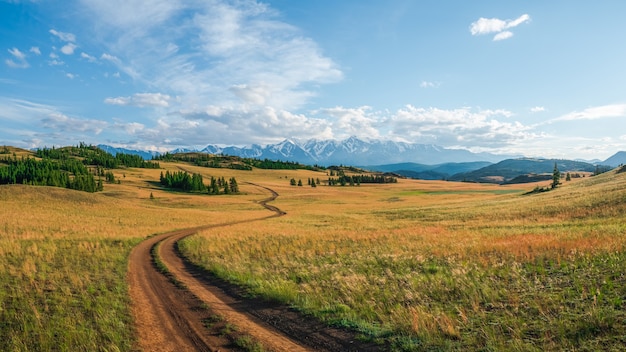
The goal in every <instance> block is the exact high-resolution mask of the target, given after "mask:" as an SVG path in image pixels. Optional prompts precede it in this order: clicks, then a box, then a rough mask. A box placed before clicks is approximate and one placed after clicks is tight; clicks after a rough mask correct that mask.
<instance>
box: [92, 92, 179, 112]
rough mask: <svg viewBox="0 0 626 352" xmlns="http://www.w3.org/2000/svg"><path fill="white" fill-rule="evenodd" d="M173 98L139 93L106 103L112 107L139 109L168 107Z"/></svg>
mask: <svg viewBox="0 0 626 352" xmlns="http://www.w3.org/2000/svg"><path fill="white" fill-rule="evenodd" d="M170 100H172V98H171V97H170V96H169V95H166V94H161V93H137V94H135V95H133V96H130V97H117V98H106V99H105V100H104V102H105V103H106V104H110V105H122V106H138V107H163V108H165V107H168V106H169V102H170Z"/></svg>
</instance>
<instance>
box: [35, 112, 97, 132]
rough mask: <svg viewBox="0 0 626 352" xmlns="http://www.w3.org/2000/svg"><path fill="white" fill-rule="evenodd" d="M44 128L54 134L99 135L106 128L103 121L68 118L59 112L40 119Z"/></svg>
mask: <svg viewBox="0 0 626 352" xmlns="http://www.w3.org/2000/svg"><path fill="white" fill-rule="evenodd" d="M41 122H42V125H43V127H45V128H48V129H52V130H54V131H55V132H88V133H93V134H96V135H98V134H100V133H102V131H103V130H104V129H105V128H106V127H107V126H108V124H107V123H106V122H105V121H100V120H91V119H82V118H76V117H69V116H67V115H65V114H63V113H60V112H57V111H55V112H51V113H49V114H48V116H47V117H44V118H42V119H41Z"/></svg>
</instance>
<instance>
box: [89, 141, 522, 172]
mask: <svg viewBox="0 0 626 352" xmlns="http://www.w3.org/2000/svg"><path fill="white" fill-rule="evenodd" d="M100 147H106V148H107V149H106V150H107V151H112V150H114V149H115V148H113V147H108V146H100ZM191 151H199V152H203V153H210V154H225V155H234V156H240V157H244V158H256V159H270V160H283V161H295V162H299V163H302V164H307V165H315V164H317V165H322V166H329V165H355V166H359V165H360V166H363V165H382V164H395V163H403V162H412V163H420V164H426V165H435V164H443V163H450V162H472V161H489V162H494V163H495V162H498V161H501V160H504V159H507V158H510V157H511V156H505V155H495V154H489V153H480V154H477V153H472V152H470V151H467V150H463V149H447V148H443V147H440V146H436V145H433V144H416V143H405V142H393V141H382V140H362V139H359V138H357V137H350V138H348V139H345V140H342V141H337V140H317V139H310V140H298V139H285V140H284V141H282V142H280V143H277V144H268V145H265V146H262V145H258V144H253V145H251V146H246V147H237V146H228V147H223V146H218V145H214V144H209V145H207V146H206V147H205V148H203V149H201V150H197V149H186V148H178V149H175V150H172V151H170V153H177V152H191ZM120 152H126V150H122V149H120ZM139 153H140V152H137V153H132V154H139ZM140 155H142V156H144V155H145V156H148V155H150V154H146V153H145V152H144V153H143V154H140ZM145 156H144V157H145Z"/></svg>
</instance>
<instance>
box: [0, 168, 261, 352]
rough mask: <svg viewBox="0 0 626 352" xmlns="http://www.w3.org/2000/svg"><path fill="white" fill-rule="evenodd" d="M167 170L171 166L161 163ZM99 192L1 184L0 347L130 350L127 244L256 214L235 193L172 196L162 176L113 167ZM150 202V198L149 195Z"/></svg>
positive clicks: (257, 193) (248, 199) (247, 198)
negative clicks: (160, 185)
mask: <svg viewBox="0 0 626 352" xmlns="http://www.w3.org/2000/svg"><path fill="white" fill-rule="evenodd" d="M165 167H169V168H171V169H172V170H174V169H176V166H172V165H165ZM115 172H116V177H118V178H119V179H120V180H121V184H119V185H117V184H113V185H106V186H105V191H104V192H101V193H85V192H79V191H73V190H67V189H62V188H50V187H36V186H22V185H4V186H0V209H1V210H0V212H1V214H2V216H1V217H0V351H128V350H131V348H132V345H133V341H134V338H135V337H134V333H133V328H132V317H131V316H130V306H129V305H130V301H129V298H128V287H127V283H126V271H127V266H128V255H129V253H130V250H131V249H132V247H133V246H134V245H135V244H137V243H138V242H139V241H141V240H142V239H144V238H146V237H147V236H150V235H152V234H155V233H160V232H164V231H167V230H173V229H177V228H186V227H192V226H197V225H204V224H211V223H224V222H227V221H233V220H237V219H244V218H246V219H247V218H249V217H255V216H258V217H263V216H266V215H267V212H266V211H263V210H261V209H259V207H258V205H256V204H254V203H253V200H255V199H259V198H263V197H265V196H266V194H265V193H264V192H262V191H261V190H259V189H256V188H254V187H247V188H246V190H247V191H248V193H249V194H245V195H239V196H235V197H224V196H212V197H209V196H201V195H188V194H182V193H170V192H166V191H162V190H160V189H157V188H155V187H154V186H153V184H152V183H150V182H151V181H155V180H158V179H159V172H160V170H140V169H127V170H116V171H115ZM151 193H152V194H153V197H154V199H150V194H151Z"/></svg>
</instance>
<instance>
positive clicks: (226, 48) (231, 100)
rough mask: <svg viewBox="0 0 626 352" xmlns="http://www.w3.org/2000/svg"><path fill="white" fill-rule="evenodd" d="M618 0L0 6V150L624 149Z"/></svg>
mask: <svg viewBox="0 0 626 352" xmlns="http://www.w3.org/2000/svg"><path fill="white" fill-rule="evenodd" d="M625 13H626V1H622V0H607V1H598V2H589V1H577V0H568V1H564V0H560V1H559V0H555V1H539V0H530V1H516V2H512V1H481V0H477V1H456V0H455V1H450V0H442V1H417V0H415V1H410V0H406V1H405V0H391V1H374V0H366V1H364V0H342V1H336V0H315V1H293V0H268V1H263V2H262V1H251V0H237V1H234V0H233V1H222V0H67V1H54V0H50V1H47V0H37V1H35V0H31V1H27V0H0V124H1V126H2V127H1V128H0V145H3V144H8V145H14V146H19V147H28V148H32V147H43V146H52V145H55V146H64V145H75V144H77V143H78V142H79V141H84V142H86V143H91V144H100V143H104V144H110V145H114V146H122V147H129V148H139V149H153V150H167V149H173V148H175V147H180V146H186V147H203V146H205V145H207V144H222V145H248V144H252V143H258V144H268V143H275V142H279V141H281V140H283V139H286V138H299V139H310V138H317V139H339V140H340V139H344V138H347V137H349V136H353V135H354V136H357V137H359V138H363V139H368V138H369V139H383V140H396V141H406V142H413V143H425V144H436V145H439V146H443V147H448V148H463V149H468V150H471V151H475V152H482V151H487V152H493V153H506V154H512V153H513V154H524V155H527V156H543V157H557V158H584V159H593V158H599V159H605V158H607V157H609V156H611V155H612V154H614V153H615V152H617V151H620V150H626V122H625V121H626V120H625V119H626V66H625V65H626V64H625V63H626V36H625V35H624V33H626V21H624V20H623V15H624V14H625Z"/></svg>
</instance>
